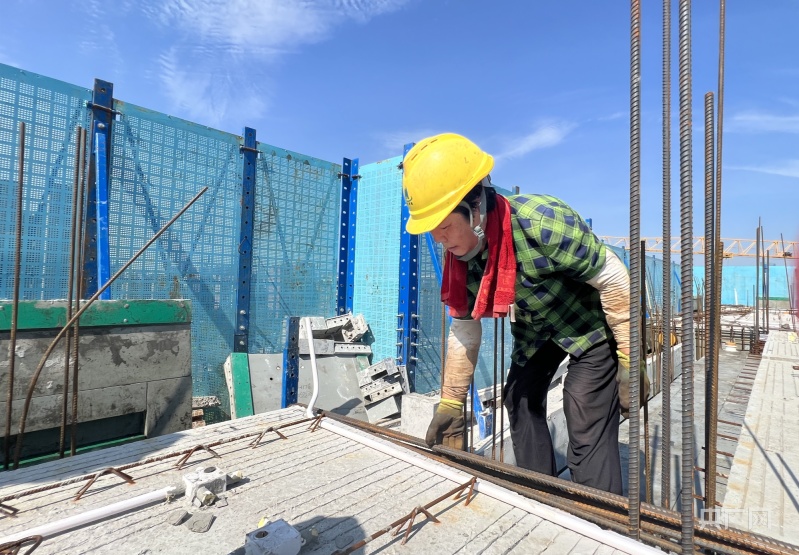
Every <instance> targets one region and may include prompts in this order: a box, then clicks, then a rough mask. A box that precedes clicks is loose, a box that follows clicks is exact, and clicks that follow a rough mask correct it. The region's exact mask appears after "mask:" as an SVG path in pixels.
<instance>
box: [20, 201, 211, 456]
mask: <svg viewBox="0 0 799 555" xmlns="http://www.w3.org/2000/svg"><path fill="white" fill-rule="evenodd" d="M206 191H208V187H203V188H202V189H201V190H200V192H199V193H197V194H196V195H195V196H194V198H192V199H191V200H190V201H189V202H188V203H187V204H186V205H185V206H184V207H183V208H181V209H180V210H179V211H178V212H177V214H175V215H174V216H172V218H171V219H170V220H169V221H168V222H167V223H165V224H164V225H163V226H162V227H161V229H159V230H158V231H157V232H156V233H155V235H153V236H152V237H150V239H149V240H148V241H147V242H146V243H145V244H144V245H142V247H141V248H140V249H139V250H138V251H136V253H135V254H134V255H133V257H132V258H130V259H129V260H128V261H127V262H125V263H124V264H123V265H122V266H121V267H120V268H119V270H117V271H116V273H115V274H114V275H113V276H111V277H110V278H109V280H108V281H107V282H105V284H104V285H103V286H102V287H100V288H99V289H98V290H97V291H96V292H95V293H94V294H93V295H92V296H91V297H89V299H87V300H86V302H84V303H83V306H81V307H80V309H79V310H78V311H77V312H75V314H74V315H73V316H72V319H71V320H69V321H68V322H67V323H66V324H64V326H63V327H62V328H61V330H60V331H59V332H58V333H57V334H56V335H55V337H54V338H53V340H52V341H51V342H50V345H48V347H47V349H45V350H44V353H43V355H42V358H41V360H39V364H38V365H37V366H36V370H34V372H33V376H31V381H30V384H29V385H28V391H27V393H26V395H25V403H24V404H23V406H22V414H21V415H20V417H19V431H18V432H17V444H16V446H15V447H14V469H15V470H16V469H17V468H18V467H19V459H20V456H21V454H22V445H23V443H22V440H23V439H24V437H25V426H26V424H27V421H28V413H29V412H30V407H31V400H32V398H33V392H34V390H35V389H36V383H37V382H38V381H39V376H41V374H42V370H43V369H44V365H45V364H46V363H47V360H48V359H49V358H50V355H51V354H53V351H54V350H55V348H56V345H58V342H59V341H61V339H62V338H63V337H64V334H65V333H66V330H67V329H69V328H70V326H72V325H73V324H74V323H75V322H77V321H78V319H79V318H80V317H81V316H82V315H83V313H84V312H86V310H88V309H89V307H90V306H92V304H93V303H94V301H96V300H97V299H98V298H100V295H102V294H103V292H104V291H105V290H106V289H108V288H109V287H111V285H112V284H113V283H114V282H115V281H116V280H117V278H118V277H119V276H121V275H122V274H123V273H125V271H126V270H127V269H128V268H130V266H131V265H132V264H133V263H134V262H136V260H137V259H138V258H139V257H140V256H141V255H142V253H144V251H146V250H147V249H148V248H149V247H150V245H152V244H153V243H155V242H156V241H157V240H158V239H159V238H160V237H161V235H163V234H164V232H165V231H166V230H167V229H169V227H170V226H171V225H172V224H173V223H175V221H176V220H177V219H178V218H180V217H181V216H182V215H183V214H184V213H185V212H186V211H187V210H188V209H189V208H191V207H192V206H193V205H194V203H195V202H197V200H198V199H199V198H200V197H201V196H202V195H204V194H205V192H206Z"/></svg>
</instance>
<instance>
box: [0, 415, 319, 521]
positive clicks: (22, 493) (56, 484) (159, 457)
mask: <svg viewBox="0 0 799 555" xmlns="http://www.w3.org/2000/svg"><path fill="white" fill-rule="evenodd" d="M311 420H313V418H301V419H299V420H293V421H291V422H286V423H285V424H281V425H279V426H272V428H273V431H274V430H276V429H281V430H282V429H283V428H289V427H291V426H296V425H298V424H304V423H306V422H309V421H311ZM261 433H262V431H257V432H246V433H243V434H238V435H235V436H232V437H226V438H222V439H218V440H216V441H212V442H210V443H206V444H205V445H206V446H208V447H218V446H219V445H225V444H227V443H233V442H236V441H240V440H242V439H247V438H251V437H255V436H257V435H259V434H261ZM195 447H196V446H192V447H188V448H186V449H181V450H179V451H172V452H170V453H164V454H162V455H154V456H152V457H147V458H146V459H142V460H140V461H136V462H132V463H128V464H123V465H120V466H115V467H114V469H116V470H119V471H126V470H130V469H131V468H137V467H140V466H144V465H147V464H152V463H156V462H161V461H165V460H167V459H171V458H174V457H180V456H182V455H186V454H187V453H190V452H192V450H194V449H195ZM93 476H94V473H92V474H83V475H81V476H75V477H74V478H69V479H67V480H62V481H60V482H52V483H50V484H45V485H43V486H38V487H35V488H31V489H27V490H23V491H19V492H17V493H14V494H11V495H6V496H4V497H0V505H1V504H2V503H4V502H5V501H11V500H14V499H21V498H22V497H26V496H28V495H34V494H37V493H42V492H45V491H50V490H54V489H58V488H62V487H64V486H69V485H72V484H77V483H78V482H85V481H86V480H91V479H92V477H93Z"/></svg>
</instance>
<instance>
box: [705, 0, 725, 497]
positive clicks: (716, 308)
mask: <svg viewBox="0 0 799 555" xmlns="http://www.w3.org/2000/svg"><path fill="white" fill-rule="evenodd" d="M725 28H726V4H725V0H719V73H718V91H717V95H718V96H717V98H716V113H717V118H716V126H717V127H716V167H715V172H716V176H715V177H716V191H715V216H716V217H715V223H714V231H715V235H714V247H715V249H716V250H715V251H714V254H715V255H716V256H715V264H714V272H713V287H714V292H715V294H714V296H713V306H712V308H713V313H712V316H711V319H712V320H713V323H712V325H713V329H715V330H718V331H719V333H720V331H721V287H722V286H721V283H722V280H721V278H722V272H723V271H724V244H723V243H722V242H721V173H722V172H721V170H722V167H721V159H722V156H721V151H722V139H723V138H724V137H723V131H724V40H725ZM711 337H712V338H713V339H714V341H715V342H714V343H713V347H712V348H713V350H712V351H711V352H712V354H713V368H714V370H715V371H714V373H713V375H711V376H708V377H709V378H710V381H711V384H710V387H709V390H710V400H711V401H712V406H708V408H707V411H708V413H709V414H708V416H709V417H710V418H709V419H708V420H709V422H710V424H709V428H708V431H709V435H710V436H711V437H712V438H713V439H714V441H713V444H712V447H713V449H714V450H715V449H716V442H715V435H716V434H717V433H718V399H719V346H720V343H721V341H720V340H721V338H720V337H717V336H716V335H715V334H714V333H712V334H711ZM709 443H710V442H708V444H709ZM708 470H709V472H708V475H709V476H711V477H712V478H713V480H712V484H710V485H711V486H712V487H706V489H705V497H706V499H707V505H708V506H709V507H710V508H711V509H712V508H713V507H714V506H715V504H716V480H715V476H714V474H715V473H716V458H715V453H714V455H713V467H712V468H710V467H708ZM705 478H707V475H706V476H705Z"/></svg>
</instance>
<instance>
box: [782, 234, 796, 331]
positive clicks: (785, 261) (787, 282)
mask: <svg viewBox="0 0 799 555" xmlns="http://www.w3.org/2000/svg"><path fill="white" fill-rule="evenodd" d="M780 243H781V244H782V263H783V264H784V265H785V285H786V286H787V287H788V312H789V313H790V315H791V329H792V330H793V331H794V332H796V331H797V330H796V314H795V310H794V307H793V291H792V290H791V278H790V276H789V275H788V257H787V256H785V239H783V237H782V233H780Z"/></svg>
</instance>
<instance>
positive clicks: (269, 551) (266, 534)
mask: <svg viewBox="0 0 799 555" xmlns="http://www.w3.org/2000/svg"><path fill="white" fill-rule="evenodd" d="M301 548H302V536H301V535H300V533H299V532H298V531H297V529H296V528H294V527H293V526H291V525H290V524H289V523H288V522H286V521H285V520H283V519H280V520H277V521H275V522H270V523H268V524H267V525H266V526H262V527H261V528H258V529H257V530H253V531H252V532H250V533H249V534H247V535H246V536H245V538H244V555H297V553H299V552H300V549H301Z"/></svg>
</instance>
